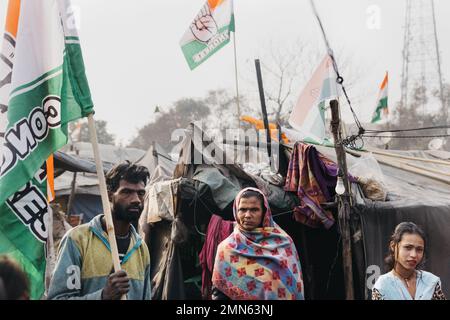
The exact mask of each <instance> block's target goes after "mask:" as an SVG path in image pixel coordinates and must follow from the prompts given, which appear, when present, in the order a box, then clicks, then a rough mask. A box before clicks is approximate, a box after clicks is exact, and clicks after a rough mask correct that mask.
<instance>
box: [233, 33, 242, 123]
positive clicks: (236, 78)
mask: <svg viewBox="0 0 450 320" xmlns="http://www.w3.org/2000/svg"><path fill="white" fill-rule="evenodd" d="M233 47H234V75H235V83H236V102H237V113H238V114H237V116H238V129H240V128H241V107H240V105H239V83H238V67H237V54H236V32H233Z"/></svg>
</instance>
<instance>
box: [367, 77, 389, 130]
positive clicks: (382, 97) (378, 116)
mask: <svg viewBox="0 0 450 320" xmlns="http://www.w3.org/2000/svg"><path fill="white" fill-rule="evenodd" d="M388 115H389V109H388V73H387V72H386V76H385V77H384V79H383V82H382V83H381V86H380V93H379V95H378V104H377V107H376V108H375V111H374V113H373V115H372V121H371V122H372V123H376V122H379V121H381V120H387V118H388Z"/></svg>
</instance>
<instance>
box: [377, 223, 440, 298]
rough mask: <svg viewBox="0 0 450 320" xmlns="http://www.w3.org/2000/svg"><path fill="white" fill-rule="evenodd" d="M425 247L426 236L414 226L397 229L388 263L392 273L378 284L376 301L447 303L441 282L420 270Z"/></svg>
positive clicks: (382, 277) (398, 227)
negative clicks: (433, 301)
mask: <svg viewBox="0 0 450 320" xmlns="http://www.w3.org/2000/svg"><path fill="white" fill-rule="evenodd" d="M425 245H426V240H425V234H424V232H423V231H422V229H420V228H419V227H418V226H417V225H415V224H414V223H412V222H402V223H400V224H399V225H398V226H397V227H396V228H395V231H394V234H393V235H392V237H391V241H390V243H389V255H388V256H387V257H386V259H385V262H386V264H387V266H388V268H389V270H391V271H390V272H388V273H386V274H384V275H382V276H380V277H379V278H378V280H377V281H376V283H375V285H374V287H373V289H372V300H445V296H444V293H443V292H442V288H441V281H440V279H439V278H438V277H437V276H435V275H434V274H432V273H430V272H427V271H423V270H420V268H421V267H422V265H423V263H424V261H425Z"/></svg>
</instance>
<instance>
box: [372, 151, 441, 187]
mask: <svg viewBox="0 0 450 320" xmlns="http://www.w3.org/2000/svg"><path fill="white" fill-rule="evenodd" d="M377 161H378V162H380V163H383V164H385V165H388V166H391V167H394V168H397V169H402V170H405V171H408V172H412V173H416V174H419V175H422V176H425V177H427V178H431V179H434V180H438V181H440V182H444V183H446V184H450V179H446V178H444V177H442V176H439V175H437V174H434V173H432V172H429V171H428V170H424V169H418V168H413V167H412V166H409V165H408V164H407V163H404V162H400V161H395V160H391V159H386V158H383V157H378V158H377Z"/></svg>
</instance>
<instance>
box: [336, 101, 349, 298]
mask: <svg viewBox="0 0 450 320" xmlns="http://www.w3.org/2000/svg"><path fill="white" fill-rule="evenodd" d="M330 108H331V132H332V133H333V138H334V148H335V149H336V156H337V163H338V166H339V171H340V172H341V174H342V180H343V182H344V186H345V192H344V194H343V195H340V196H339V199H340V201H339V216H338V220H339V226H340V229H341V234H342V260H343V267H344V282H345V298H346V300H354V299H355V294H354V289H353V267H352V243H351V232H350V208H351V202H350V201H351V200H350V198H351V189H350V182H349V180H348V171H347V159H346V154H345V149H344V146H343V144H342V140H341V137H342V131H341V119H340V117H339V102H338V101H337V100H332V101H331V102H330Z"/></svg>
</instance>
